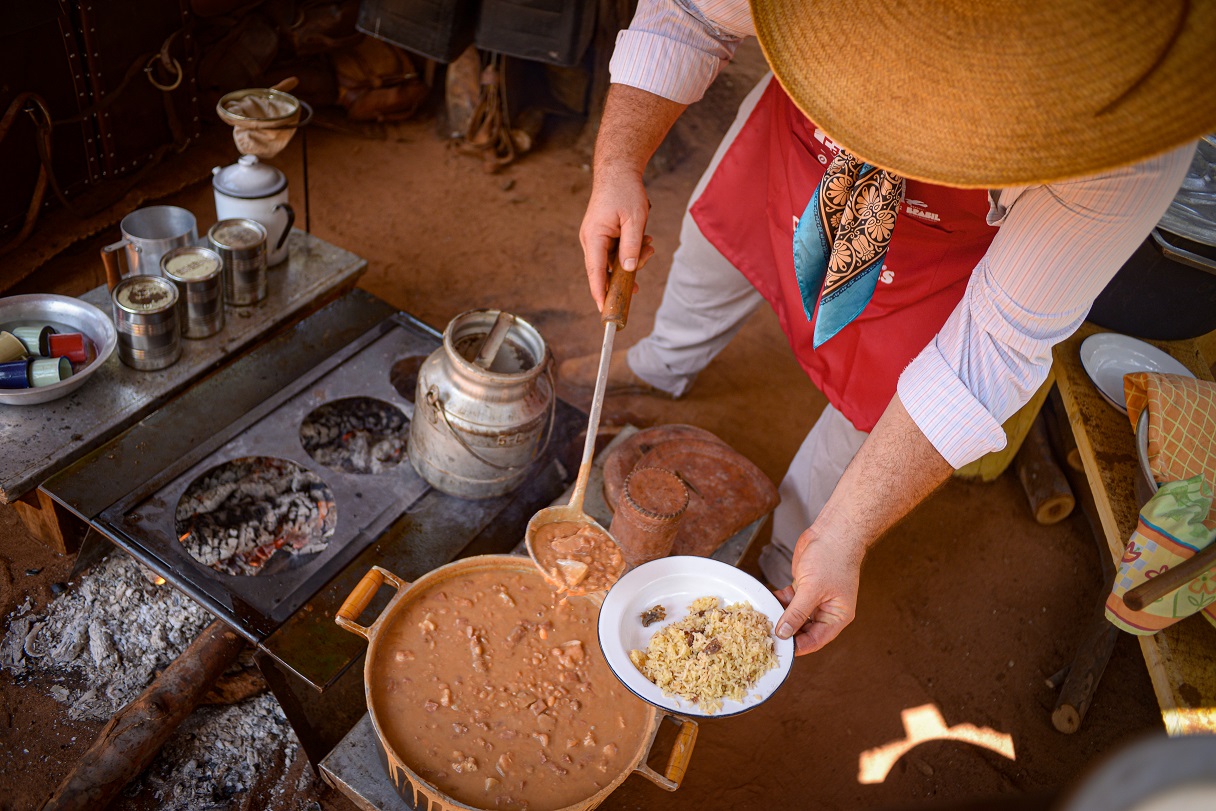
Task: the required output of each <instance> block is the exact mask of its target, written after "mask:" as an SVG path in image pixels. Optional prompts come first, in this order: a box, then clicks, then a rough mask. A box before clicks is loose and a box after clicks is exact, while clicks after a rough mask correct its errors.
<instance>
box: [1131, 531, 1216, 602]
mask: <svg viewBox="0 0 1216 811" xmlns="http://www.w3.org/2000/svg"><path fill="white" fill-rule="evenodd" d="M1213 567H1216V543H1213V544H1212V545H1211V546H1208V547H1206V548H1205V549H1203V550H1202V551H1200V552H1198V553H1196V554H1194V555H1192V556H1191V557H1189V558H1187V559H1186V560H1184V561H1182V563H1179V564H1178V565H1177V566H1172V567H1170V568H1169V569H1166V570H1165V571H1164V572H1162V573H1161V574H1159V575H1157V576H1156V577H1151V578H1149V579H1148V580H1145V581H1144V582H1143V583H1141V584H1140V585H1138V586H1136V587H1135V588H1134V589H1131V590H1129V591H1128V592H1127V593H1125V594H1124V595H1123V604H1124V605H1125V606H1127V607H1128V608H1130V609H1131V610H1132V611H1143V610H1144V609H1145V608H1146V607H1148V606H1150V605H1152V604H1153V603H1155V602H1157V601H1158V600H1160V599H1161V598H1162V597H1164V596H1165V595H1167V594H1169V593H1170V592H1171V591H1174V590H1175V589H1178V588H1181V587H1182V586H1185V585H1186V584H1187V583H1189V582H1191V581H1192V580H1194V579H1195V578H1196V577H1199V575H1201V574H1203V573H1204V572H1206V571H1207V570H1208V569H1211V568H1213Z"/></svg>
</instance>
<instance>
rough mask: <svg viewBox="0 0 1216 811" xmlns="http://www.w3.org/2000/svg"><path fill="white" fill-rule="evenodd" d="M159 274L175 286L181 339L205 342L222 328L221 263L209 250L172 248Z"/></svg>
mask: <svg viewBox="0 0 1216 811" xmlns="http://www.w3.org/2000/svg"><path fill="white" fill-rule="evenodd" d="M160 265H161V268H160V269H161V273H163V274H164V276H165V278H166V279H168V280H169V281H171V282H173V284H174V285H176V286H177V292H178V305H177V306H178V310H179V313H178V314H179V316H180V318H179V320H180V321H181V325H182V337H183V338H208V337H210V336H212V335H214V334H215V333H217V332H219V331H220V330H221V329H223V328H224V278H223V277H224V273H223V271H224V260H223V259H221V258H220V255H219V254H217V253H216V252H215V251H213V250H211V249H209V248H202V247H197V246H191V247H188V248H174V249H173V250H171V251H169V252H168V253H167V254H165V255H164V258H162V259H161V260H160Z"/></svg>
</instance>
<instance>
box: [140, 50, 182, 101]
mask: <svg viewBox="0 0 1216 811" xmlns="http://www.w3.org/2000/svg"><path fill="white" fill-rule="evenodd" d="M158 60H160V54H152V58H151V59H149V60H148V64H147V65H145V66H144V75H145V76H147V77H148V81H149V82H151V83H152V86H153V87H155V88H156V89H157V90H163V91H164V92H166V93H168V92H169V91H170V90H176V89H177V88H178V87H180V86H181V83H182V76H184V75H185V74H184V73H183V71H182V63H181V62H178V61H177V60H176V59H173V60H171V61H172V62H173V69H174V70H175V71H177V78H176V79H174V80H173V84H170V85H164V84H161V83H160V82H158V81H156V79H155V78H154V77H153V76H152V63H153V62H156V61H158ZM160 61H163V60H160Z"/></svg>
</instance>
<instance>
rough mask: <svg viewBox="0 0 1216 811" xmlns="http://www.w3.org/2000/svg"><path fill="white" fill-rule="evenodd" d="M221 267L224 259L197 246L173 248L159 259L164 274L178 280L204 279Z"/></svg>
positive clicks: (210, 276)
mask: <svg viewBox="0 0 1216 811" xmlns="http://www.w3.org/2000/svg"><path fill="white" fill-rule="evenodd" d="M223 269H224V261H223V260H222V259H220V255H219V254H218V253H216V252H215V251H213V250H210V249H209V248H203V247H198V246H187V247H184V248H174V249H173V250H171V251H169V252H168V253H167V254H165V256H164V258H163V259H161V270H162V271H163V272H164V274H165V275H166V276H168V277H169V278H170V279H173V280H175V281H179V282H202V281H206V280H207V279H210V278H212V277H214V276H217V275H218V274H219V273H220V271H221V270H223Z"/></svg>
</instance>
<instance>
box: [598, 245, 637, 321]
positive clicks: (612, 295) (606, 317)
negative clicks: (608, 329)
mask: <svg viewBox="0 0 1216 811" xmlns="http://www.w3.org/2000/svg"><path fill="white" fill-rule="evenodd" d="M636 276H637V272H636V271H630V270H625V268H623V267H621V258H620V256H618V255H617V254H616V253H615V252H614V253H613V254H612V267H611V268H610V273H609V276H608V292H607V293H606V294H605V295H604V311H603V316H602V320H603V322H604V323H605V324H609V323H611V324H616V328H617V331H618V332H619V331H620V330H623V329H624V328H625V323H626V322H627V321H628V320H629V302H630V300H632V299H633V283H634V278H635V277H636Z"/></svg>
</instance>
